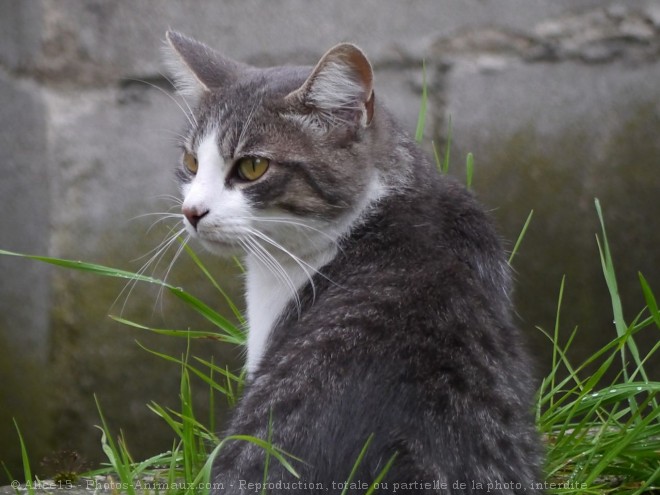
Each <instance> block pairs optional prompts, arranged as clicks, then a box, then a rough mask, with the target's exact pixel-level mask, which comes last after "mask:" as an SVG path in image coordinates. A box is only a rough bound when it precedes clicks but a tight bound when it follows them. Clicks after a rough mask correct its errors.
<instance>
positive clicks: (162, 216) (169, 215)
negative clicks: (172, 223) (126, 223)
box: [130, 212, 183, 234]
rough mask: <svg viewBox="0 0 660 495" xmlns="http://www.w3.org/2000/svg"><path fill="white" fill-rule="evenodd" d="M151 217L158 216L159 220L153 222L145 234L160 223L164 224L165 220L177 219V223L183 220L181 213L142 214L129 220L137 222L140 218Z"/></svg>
mask: <svg viewBox="0 0 660 495" xmlns="http://www.w3.org/2000/svg"><path fill="white" fill-rule="evenodd" d="M153 216H158V217H160V218H158V219H156V220H154V221H153V222H152V223H151V225H150V226H149V228H148V229H147V234H148V233H149V232H151V230H152V229H153V228H154V227H155V226H156V225H158V224H159V223H161V222H164V221H165V220H169V219H171V218H174V219H177V220H179V221H181V220H183V215H182V214H181V213H170V212H154V213H143V214H142V215H137V216H135V217H133V218H131V219H130V221H133V220H138V219H140V218H146V217H153Z"/></svg>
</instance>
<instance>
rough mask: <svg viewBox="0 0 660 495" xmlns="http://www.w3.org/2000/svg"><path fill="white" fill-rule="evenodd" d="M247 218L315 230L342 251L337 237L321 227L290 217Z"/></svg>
mask: <svg viewBox="0 0 660 495" xmlns="http://www.w3.org/2000/svg"><path fill="white" fill-rule="evenodd" d="M249 220H251V221H256V222H273V223H281V224H286V225H291V226H293V227H296V228H298V227H302V228H301V229H299V230H301V231H302V230H303V229H308V230H311V231H313V232H316V233H317V234H320V235H321V236H323V237H325V238H326V239H328V241H330V243H332V244H333V245H334V246H335V247H336V248H337V249H338V250H339V251H343V250H342V248H341V246H340V245H339V242H337V237H335V236H332V235H330V234H328V233H327V232H324V231H322V230H321V229H317V228H316V227H312V226H311V225H309V224H306V223H304V222H302V221H296V220H291V219H289V218H286V217H257V216H254V217H250V218H249Z"/></svg>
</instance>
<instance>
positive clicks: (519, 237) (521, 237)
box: [509, 210, 534, 265]
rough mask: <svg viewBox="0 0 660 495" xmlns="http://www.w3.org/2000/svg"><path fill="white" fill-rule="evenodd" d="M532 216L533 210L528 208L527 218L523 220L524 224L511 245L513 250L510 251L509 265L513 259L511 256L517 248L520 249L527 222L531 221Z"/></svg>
mask: <svg viewBox="0 0 660 495" xmlns="http://www.w3.org/2000/svg"><path fill="white" fill-rule="evenodd" d="M532 216H534V210H530V212H529V215H527V220H525V224H524V225H523V227H522V230H521V231H520V234H519V235H518V239H517V240H516V243H515V244H514V246H513V250H512V251H511V254H510V255H509V265H511V262H512V261H513V257H514V256H515V255H516V253H517V252H518V249H520V245H521V244H522V240H523V239H524V237H525V234H526V233H527V229H528V228H529V224H530V222H531V221H532Z"/></svg>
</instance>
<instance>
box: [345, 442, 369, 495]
mask: <svg viewBox="0 0 660 495" xmlns="http://www.w3.org/2000/svg"><path fill="white" fill-rule="evenodd" d="M373 440H374V435H373V433H372V434H371V435H369V438H367V441H366V442H364V445H363V446H362V450H360V454H359V455H358V457H357V459H356V460H355V463H354V464H353V468H352V469H351V473H350V474H349V475H348V479H347V480H346V483H344V489H343V490H342V491H341V495H346V492H348V486H349V485H350V483H351V481H353V478H354V477H355V473H357V470H358V467H360V464H362V460H363V459H364V456H365V455H366V454H367V450H369V446H370V445H371V443H372V442H373Z"/></svg>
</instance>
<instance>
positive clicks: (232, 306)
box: [184, 244, 245, 324]
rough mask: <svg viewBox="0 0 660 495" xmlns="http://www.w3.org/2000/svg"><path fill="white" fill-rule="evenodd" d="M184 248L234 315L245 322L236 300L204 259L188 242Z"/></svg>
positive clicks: (241, 321)
mask: <svg viewBox="0 0 660 495" xmlns="http://www.w3.org/2000/svg"><path fill="white" fill-rule="evenodd" d="M184 249H185V250H186V253H187V254H188V256H190V258H191V259H192V260H193V262H194V263H195V265H197V268H199V269H200V270H201V271H202V273H203V274H204V276H205V277H206V278H207V279H208V280H209V281H210V282H211V285H213V287H215V289H216V290H217V291H218V292H220V294H221V295H222V297H223V298H224V300H225V301H226V302H227V305H228V306H229V309H231V312H232V313H233V315H234V317H235V318H236V319H237V320H238V321H239V322H240V323H241V324H243V323H245V317H244V316H243V313H241V311H240V310H239V309H238V308H237V307H236V305H235V304H234V301H232V299H231V297H229V295H228V294H227V293H226V292H225V291H224V290H223V289H222V287H220V284H218V282H217V281H216V280H215V278H214V277H213V276H212V275H211V273H210V272H209V271H208V270H207V269H206V267H205V266H204V264H203V263H202V261H201V260H200V259H199V256H197V254H196V253H195V251H193V250H192V248H191V247H190V246H188V244H185V245H184Z"/></svg>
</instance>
